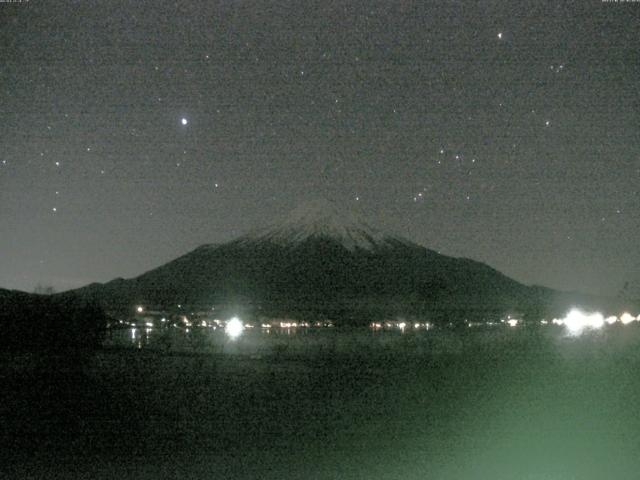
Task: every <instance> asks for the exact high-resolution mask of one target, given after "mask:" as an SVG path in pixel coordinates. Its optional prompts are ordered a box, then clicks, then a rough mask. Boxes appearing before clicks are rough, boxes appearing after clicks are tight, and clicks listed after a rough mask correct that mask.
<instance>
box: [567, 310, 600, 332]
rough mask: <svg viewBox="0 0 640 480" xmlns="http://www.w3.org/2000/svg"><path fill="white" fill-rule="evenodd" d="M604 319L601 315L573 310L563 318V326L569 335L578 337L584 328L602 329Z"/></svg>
mask: <svg viewBox="0 0 640 480" xmlns="http://www.w3.org/2000/svg"><path fill="white" fill-rule="evenodd" d="M604 322H605V320H604V317H603V316H602V314H601V313H599V312H595V313H584V312H581V311H580V310H578V309H577V308H574V309H573V310H571V311H570V312H569V313H568V314H567V316H566V317H565V318H564V321H563V323H564V326H565V327H567V330H569V333H570V334H571V335H579V334H580V333H582V330H584V329H585V328H594V329H598V328H602V326H603V325H604Z"/></svg>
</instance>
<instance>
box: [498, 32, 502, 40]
mask: <svg viewBox="0 0 640 480" xmlns="http://www.w3.org/2000/svg"><path fill="white" fill-rule="evenodd" d="M498 40H502V32H498Z"/></svg>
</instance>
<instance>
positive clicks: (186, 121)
mask: <svg viewBox="0 0 640 480" xmlns="http://www.w3.org/2000/svg"><path fill="white" fill-rule="evenodd" d="M180 123H182V125H186V124H187V123H189V120H187V119H186V118H184V117H182V120H180Z"/></svg>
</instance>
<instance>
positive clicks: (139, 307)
mask: <svg viewBox="0 0 640 480" xmlns="http://www.w3.org/2000/svg"><path fill="white" fill-rule="evenodd" d="M136 312H138V313H142V312H144V307H143V306H142V305H138V307H137V308H136Z"/></svg>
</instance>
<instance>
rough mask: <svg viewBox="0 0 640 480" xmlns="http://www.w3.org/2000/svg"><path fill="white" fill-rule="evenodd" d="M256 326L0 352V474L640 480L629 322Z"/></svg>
mask: <svg viewBox="0 0 640 480" xmlns="http://www.w3.org/2000/svg"><path fill="white" fill-rule="evenodd" d="M125 333H127V332H125ZM260 338H261V337H255V338H250V337H247V339H245V340H242V341H244V342H245V343H244V344H243V343H242V341H240V342H238V343H235V344H225V343H224V339H222V338H219V339H218V340H219V341H220V342H222V343H221V345H215V342H214V344H213V345H211V344H208V343H206V342H205V344H204V345H203V344H202V343H196V344H195V345H196V347H194V348H193V350H192V351H189V349H187V348H182V347H181V348H176V347H175V345H174V344H170V345H169V347H166V351H162V350H160V349H155V348H140V349H138V348H124V349H117V348H110V349H106V350H104V351H102V352H100V353H98V354H97V355H96V356H95V357H94V358H92V359H90V360H89V361H88V363H86V364H85V365H82V366H81V368H79V369H76V370H74V369H73V368H69V367H68V366H66V364H65V363H64V362H62V363H60V365H65V367H64V368H63V370H64V371H62V372H60V371H58V369H57V368H56V365H57V364H56V361H55V359H49V362H46V363H47V365H46V366H42V365H41V366H40V367H38V368H37V369H35V371H34V367H33V364H34V360H33V358H17V357H12V358H3V368H2V374H3V378H4V379H5V380H6V384H7V385H8V388H5V389H3V391H2V394H1V395H2V398H1V400H2V403H1V405H2V407H1V410H0V413H1V415H2V418H1V419H2V420H3V425H4V426H5V429H4V433H3V444H2V452H3V454H2V455H3V458H4V460H3V462H2V463H1V464H0V477H2V476H3V475H4V477H3V478H65V479H67V478H69V479H75V478H83V479H89V478H91V479H93V478H99V479H102V478H105V479H107V478H109V479H112V478H123V479H129V478H131V479H133V478H136V479H137V478H142V479H147V478H148V479H152V478H153V479H158V478H181V479H182V478H187V479H190V478H193V479H205V478H206V479H211V478H232V479H233V478H238V479H244V478H256V479H258V478H274V479H275V478H282V479H289V478H296V479H297V478H300V479H302V478H311V479H334V478H345V479H371V478H373V479H414V478H415V479H418V478H434V479H485V478H486V479H603V478H612V479H633V478H638V472H639V471H640V406H639V405H640V404H638V399H639V398H640V370H639V368H640V329H638V328H637V327H636V326H634V325H629V326H624V327H623V326H612V327H607V328H605V329H604V330H602V331H598V332H592V333H587V334H584V335H582V336H580V337H567V336H565V335H564V334H563V332H562V330H560V329H551V328H549V329H545V330H527V329H518V328H516V329H508V328H502V329H496V330H491V331H473V332H466V331H465V332H458V333H456V332H446V331H445V332H442V331H439V332H424V333H416V334H412V335H393V334H390V335H382V336H381V335H378V336H375V335H373V334H371V332H369V331H351V332H336V333H330V334H329V333H326V334H325V333H323V334H318V336H316V337H314V336H313V335H312V336H311V337H309V336H296V337H295V338H296V339H295V340H291V341H290V342H291V343H289V346H288V347H287V346H282V345H283V344H284V345H286V342H284V341H283V342H281V340H282V339H281V338H279V337H278V339H277V341H273V338H274V337H271V340H270V341H273V342H274V343H270V344H268V345H269V346H268V347H263V348H259V346H260ZM198 342H200V341H199V340H198ZM114 344H115V343H114ZM225 345H226V346H225ZM190 348H191V347H190ZM225 349H226V350H225ZM231 353H233V354H231ZM43 371H48V372H52V373H51V374H50V375H49V376H48V378H43V376H42V375H41V372H43ZM34 372H35V373H34ZM38 372H40V373H38ZM25 384H27V385H26V386H25Z"/></svg>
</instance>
